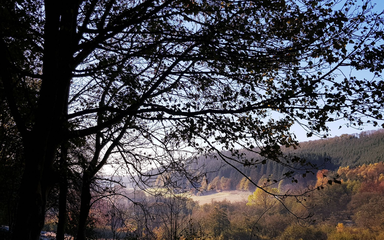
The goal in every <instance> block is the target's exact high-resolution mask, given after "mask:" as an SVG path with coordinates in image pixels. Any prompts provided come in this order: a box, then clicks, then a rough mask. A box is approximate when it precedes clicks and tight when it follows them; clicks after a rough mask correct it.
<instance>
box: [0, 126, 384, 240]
mask: <svg viewBox="0 0 384 240" xmlns="http://www.w3.org/2000/svg"><path fill="white" fill-rule="evenodd" d="M300 146H301V147H300V149H297V150H296V151H295V154H297V155H298V156H300V157H305V158H306V159H307V160H308V161H310V162H312V163H313V164H315V163H317V164H319V167H318V169H317V170H316V171H314V174H308V175H307V176H305V177H303V176H300V177H301V178H300V177H299V176H298V177H297V178H296V179H297V182H296V181H292V182H288V181H287V180H280V181H274V178H273V175H274V174H276V175H278V174H281V173H282V172H283V171H284V169H279V168H275V167H274V165H272V164H264V165H262V166H261V167H260V168H259V169H258V168H256V169H255V166H252V169H249V168H250V167H243V168H242V169H240V170H241V171H243V172H245V173H247V174H249V175H248V176H247V177H249V178H251V179H254V180H255V181H257V183H258V185H260V186H263V187H264V189H266V190H267V191H269V192H270V193H273V194H274V195H270V194H267V193H265V192H264V191H263V190H262V189H260V188H257V189H256V188H255V187H254V186H253V185H252V184H251V183H250V182H249V180H247V178H245V177H241V175H240V174H236V173H235V170H233V171H230V170H229V169H227V168H221V169H220V170H219V171H211V173H210V174H208V175H207V176H206V178H204V179H203V181H202V182H201V184H200V187H199V188H197V189H196V188H191V189H186V191H185V192H177V193H176V192H165V191H166V189H165V188H162V186H161V185H162V184H161V182H162V180H161V178H160V177H158V178H157V179H155V180H154V181H153V183H154V185H153V188H152V190H151V191H146V192H144V191H141V190H138V189H136V190H135V189H131V188H125V187H122V186H121V185H118V184H116V185H109V187H110V193H111V194H110V195H109V196H100V195H98V194H97V189H93V193H92V195H93V199H92V202H93V203H92V208H91V211H90V215H89V218H88V220H87V236H88V237H89V239H228V240H229V239H233V240H235V239H236V240H237V239H238V240H242V239H265V240H267V239H270V240H272V239H276V240H295V239H304V240H305V239H308V240H310V239H320V240H321V239H324V240H341V239H356V240H357V239H359V240H379V239H384V161H383V159H384V147H383V146H384V131H383V130H380V131H375V132H363V133H361V134H359V135H342V136H340V137H335V138H330V139H324V140H317V141H310V142H304V143H302V144H300ZM285 151H288V150H285ZM207 159H208V158H204V160H203V162H204V164H206V167H212V166H213V165H214V162H215V161H217V160H216V159H215V158H214V157H212V158H210V159H209V160H207ZM323 163H324V164H323ZM331 163H332V164H331ZM324 166H326V167H327V168H321V167H324ZM237 167H239V168H240V166H237ZM0 169H1V170H3V171H4V170H5V169H6V166H2V167H1V168H0ZM0 176H1V178H2V179H1V181H0V182H1V183H4V182H7V179H6V176H7V173H6V171H4V172H2V173H1V174H0ZM104 187H105V188H107V189H108V186H106V185H105V186H104ZM233 190H237V191H244V192H248V193H249V196H248V199H247V200H245V201H240V202H231V201H230V199H229V200H224V201H220V202H215V201H211V203H209V204H203V205H199V203H198V202H195V201H193V200H192V199H191V196H193V195H210V194H215V193H217V192H224V191H233ZM10 191H12V182H11V181H10V180H9V179H8V182H7V184H2V185H1V192H3V193H5V194H2V195H1V199H0V200H1V211H0V217H1V218H0V221H1V223H2V224H4V223H7V221H9V220H10V219H9V218H12V212H10V209H12V207H13V205H12V197H13V196H12V194H10ZM290 195H295V197H289V196H290ZM69 196H70V197H69V199H68V208H69V216H70V217H69V223H68V225H67V229H66V233H67V234H68V235H67V236H71V235H75V234H76V232H75V231H76V228H77V224H78V223H77V222H76V220H77V217H76V214H78V213H79V209H78V208H77V204H76V203H77V201H79V197H80V196H79V193H78V192H76V189H75V188H74V189H73V190H72V192H71V193H70V194H69ZM71 216H72V217H71ZM57 220H58V205H57V196H51V200H50V204H49V208H48V209H47V218H46V222H45V226H44V230H45V231H51V232H55V231H56V227H57Z"/></svg>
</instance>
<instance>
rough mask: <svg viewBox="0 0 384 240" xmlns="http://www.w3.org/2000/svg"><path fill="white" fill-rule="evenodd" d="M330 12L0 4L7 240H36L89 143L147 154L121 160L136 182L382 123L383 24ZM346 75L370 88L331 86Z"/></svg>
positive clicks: (278, 4)
mask: <svg viewBox="0 0 384 240" xmlns="http://www.w3.org/2000/svg"><path fill="white" fill-rule="evenodd" d="M343 4H344V5H343ZM343 4H341V5H340V4H339V5H337V6H334V5H332V3H331V2H328V1H312V0H307V1H303V2H302V3H300V4H299V3H297V2H296V1H291V0H287V1H282V0H265V1H205V0H202V1H192V0H177V1H170V0H165V1H155V0H150V1H140V0H137V1H129V2H122V1H113V0H107V1H98V0H88V1H80V0H68V1H67V0H66V1H56V2H49V1H41V0H37V1H15V0H6V1H4V3H2V5H1V7H0V11H1V12H0V22H1V25H0V28H1V29H0V36H1V41H0V56H1V57H0V64H1V66H2V71H0V79H1V84H0V89H1V96H2V97H1V98H2V100H3V99H5V100H6V107H7V109H9V111H7V112H6V113H7V114H10V116H12V119H13V121H14V124H15V125H16V126H17V131H18V133H17V134H19V135H20V137H21V139H22V140H21V142H22V145H23V148H22V149H23V164H24V165H25V166H24V169H23V177H22V180H21V187H20V196H19V202H18V211H17V216H16V222H15V225H14V228H13V233H14V234H13V239H38V236H39V233H40V230H41V228H42V227H43V224H44V214H45V207H46V201H47V196H48V193H49V191H50V190H51V189H52V187H53V185H54V183H55V182H56V181H55V178H56V177H57V174H59V172H58V171H57V169H56V167H55V164H54V161H55V159H56V158H55V155H56V154H57V153H58V148H59V146H60V145H61V144H62V143H65V142H67V141H68V140H69V139H75V138H83V137H91V138H92V137H93V139H96V149H99V147H101V146H102V145H103V144H106V145H105V146H107V145H108V143H106V142H105V141H104V140H106V139H118V138H120V137H121V139H122V140H123V139H125V140H126V141H125V142H124V144H128V143H130V141H129V139H131V138H130V136H139V139H140V141H142V140H144V142H146V143H148V144H150V145H151V147H149V148H148V149H147V150H143V149H141V150H143V151H135V150H132V149H131V151H127V152H124V154H125V155H126V156H129V158H126V160H127V161H126V163H127V164H128V165H130V167H131V168H130V169H134V171H136V173H137V174H139V175H140V174H142V173H144V172H146V171H148V169H151V167H150V165H151V163H152V164H154V165H155V166H153V168H156V169H159V172H164V171H171V169H174V168H176V169H178V170H181V171H182V169H183V167H184V166H183V165H182V161H181V160H182V159H185V156H181V154H179V153H176V150H178V151H181V150H183V149H185V150H190V149H194V150H196V151H197V152H198V153H209V152H212V151H215V150H228V151H229V154H227V155H226V154H223V153H219V157H220V158H221V159H222V160H224V161H225V162H226V163H228V164H230V160H231V159H233V158H234V157H236V159H237V161H243V163H244V164H245V165H254V164H257V163H258V162H257V161H256V160H254V161H253V160H252V159H246V160H245V159H241V156H242V154H241V153H239V152H238V151H236V150H235V148H236V147H244V148H246V149H249V150H253V151H255V152H257V153H258V154H260V155H261V156H262V157H264V159H263V160H261V161H266V160H274V161H278V162H279V161H282V160H281V159H280V158H279V156H280V155H281V154H282V153H281V150H280V146H287V147H288V146H291V145H296V144H297V142H296V140H295V138H294V135H293V134H292V133H291V132H290V127H291V126H292V124H293V123H294V122H299V123H300V124H301V125H302V126H303V127H304V128H305V129H306V130H308V132H309V134H312V133H318V132H321V131H324V130H327V127H326V126H325V123H326V122H327V121H334V120H336V119H339V118H345V119H347V120H349V121H351V122H352V123H353V124H357V125H359V124H363V122H362V121H361V120H360V116H361V114H363V115H366V116H370V117H373V118H378V119H381V118H382V115H381V111H382V109H383V98H382V90H383V87H384V84H383V81H380V78H377V77H378V76H379V74H380V73H381V70H382V69H383V61H382V58H383V56H382V52H383V51H382V50H383V49H382V45H380V44H381V43H382V42H381V41H382V38H383V32H382V15H380V14H375V13H373V12H372V6H371V5H370V4H369V3H367V2H364V3H363V4H362V6H361V7H359V6H355V5H354V2H353V1H349V0H346V1H345V2H344V3H343ZM346 66H349V67H352V68H353V69H355V70H369V71H371V72H372V73H373V76H374V77H373V79H370V80H367V79H360V78H357V77H354V76H353V75H351V76H349V75H348V74H345V75H344V76H343V77H345V78H344V79H341V80H339V79H337V78H336V75H337V73H339V72H340V71H344V70H345V67H346ZM347 71H348V70H347ZM272 113H274V114H272ZM373 123H374V124H377V123H376V122H373ZM122 133H124V134H122ZM111 134H112V135H111ZM120 134H122V135H120ZM131 143H132V142H131ZM98 144H99V145H98ZM124 144H123V145H124ZM132 144H133V145H134V143H132ZM115 147H116V148H113V149H111V151H112V150H118V149H119V144H118V143H116V146H115ZM120 150H121V149H120ZM153 152H158V153H159V152H161V153H164V152H166V154H162V156H166V158H160V160H159V159H158V158H156V155H157V154H155V155H151V156H149V155H150V154H151V153H153ZM122 155H123V154H122ZM189 156H190V155H189ZM239 157H240V160H238V158H239ZM95 159H96V156H95ZM180 159H181V160H180ZM285 164H290V162H288V163H285ZM101 167H102V166H101ZM101 167H100V168H101ZM100 168H99V167H92V169H89V170H88V172H94V171H95V170H98V169H100Z"/></svg>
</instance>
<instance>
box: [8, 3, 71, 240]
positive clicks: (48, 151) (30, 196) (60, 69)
mask: <svg viewBox="0 0 384 240" xmlns="http://www.w3.org/2000/svg"><path fill="white" fill-rule="evenodd" d="M44 8H45V26H44V56H43V77H42V83H41V89H40V92H39V100H38V103H37V109H36V110H35V112H34V116H33V123H34V124H33V127H32V130H31V132H29V133H28V134H27V135H25V136H23V146H24V154H25V156H24V159H25V170H24V174H23V178H22V181H21V187H20V199H19V202H18V210H17V219H16V221H15V226H14V228H13V236H12V239H13V240H29V239H31V240H37V239H39V236H40V231H41V229H42V228H43V226H44V217H45V210H46V209H45V208H46V201H47V196H48V193H49V191H50V189H51V187H52V186H51V185H50V184H52V183H53V181H52V178H51V176H53V173H52V164H53V161H54V160H55V154H56V151H57V148H58V146H59V144H60V143H61V141H62V140H63V139H65V134H66V133H67V131H68V129H67V112H68V97H69V87H70V82H71V78H72V69H73V66H72V60H73V51H74V50H73V49H74V46H73V44H74V39H75V34H76V18H77V12H78V2H77V0H71V1H69V0H68V1H63V0H62V1H45V5H44Z"/></svg>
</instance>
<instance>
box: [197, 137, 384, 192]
mask: <svg viewBox="0 0 384 240" xmlns="http://www.w3.org/2000/svg"><path fill="white" fill-rule="evenodd" d="M283 152H284V153H285V154H288V155H291V156H298V157H300V158H302V159H305V160H306V161H308V162H310V163H313V164H316V165H317V166H318V169H329V170H335V169H337V168H338V167H340V166H342V167H346V166H350V167H356V166H359V165H363V164H369V163H376V162H383V161H384V130H378V131H368V132H362V133H360V134H354V135H347V134H345V135H341V136H339V137H334V138H329V139H322V140H315V141H308V142H302V143H300V146H299V148H298V149H296V150H293V149H283ZM249 157H250V158H251V157H253V158H257V156H255V155H252V154H249ZM232 163H233V165H234V166H235V167H236V168H237V169H238V170H240V171H241V172H242V173H244V174H245V175H246V176H248V177H250V178H251V179H252V180H253V181H255V182H258V181H259V180H260V179H261V178H263V179H264V178H268V177H269V178H271V179H276V180H279V179H280V178H281V176H283V174H284V173H286V172H287V171H289V170H290V169H288V168H287V167H285V166H284V165H282V164H278V163H276V162H273V161H266V162H265V164H258V165H256V166H243V165H242V164H240V163H236V162H232ZM199 165H201V166H203V167H204V170H205V171H206V172H207V174H206V178H205V179H204V180H203V182H202V184H201V185H202V187H203V188H204V189H205V190H208V191H209V190H215V189H216V190H229V189H228V188H230V189H231V190H235V189H237V190H252V185H249V186H246V184H245V183H244V182H242V181H244V176H243V175H242V174H240V173H239V171H237V170H236V169H234V168H233V167H232V166H229V165H227V164H225V163H222V162H221V160H219V159H217V158H216V157H215V156H210V157H201V158H200V159H199ZM316 171H317V169H313V172H314V173H316ZM303 174H304V175H305V178H301V176H302V175H303ZM296 175H297V179H301V183H302V184H311V181H312V182H313V181H315V178H316V176H315V175H313V174H305V171H301V172H300V171H298V172H297V173H296ZM290 183H291V182H289V180H288V181H287V180H285V182H284V183H283V184H290ZM210 184H211V186H209V185H210ZM299 184H300V181H299ZM224 186H225V187H224ZM228 186H229V187H228ZM246 188H248V189H246ZM249 188H251V189H249Z"/></svg>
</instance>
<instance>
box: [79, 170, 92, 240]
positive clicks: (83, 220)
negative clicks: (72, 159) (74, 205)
mask: <svg viewBox="0 0 384 240" xmlns="http://www.w3.org/2000/svg"><path fill="white" fill-rule="evenodd" d="M90 187H91V181H90V180H89V178H88V176H87V174H84V176H83V184H82V188H81V205H80V215H79V227H78V229H77V237H76V239H77V240H86V229H87V219H88V214H89V210H90V208H91V190H90Z"/></svg>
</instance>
